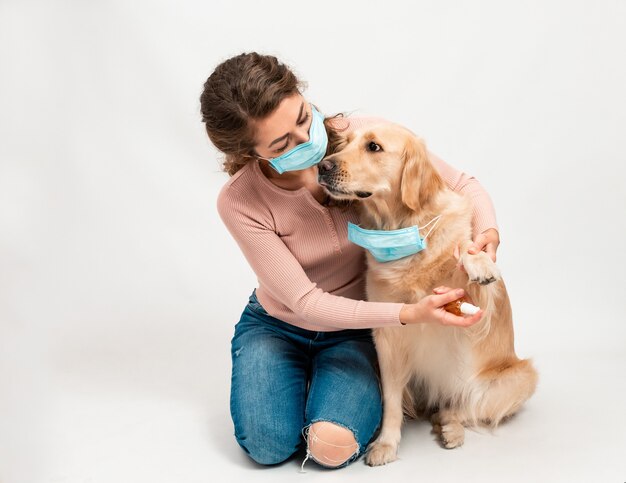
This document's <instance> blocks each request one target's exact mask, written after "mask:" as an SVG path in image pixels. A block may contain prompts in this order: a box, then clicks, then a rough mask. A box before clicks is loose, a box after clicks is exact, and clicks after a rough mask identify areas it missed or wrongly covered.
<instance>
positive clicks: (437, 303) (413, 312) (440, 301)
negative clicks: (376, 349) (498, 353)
mask: <svg viewBox="0 0 626 483" xmlns="http://www.w3.org/2000/svg"><path fill="white" fill-rule="evenodd" d="M434 292H435V295H427V296H426V297H424V298H423V299H422V300H420V301H419V302H417V303H416V304H405V305H404V307H403V308H402V310H401V311H400V321H401V322H402V323H403V324H419V323H435V324H441V325H453V326H457V327H469V326H471V325H474V324H475V323H476V322H478V321H479V320H480V319H481V317H482V316H483V311H482V310H479V311H478V312H477V313H476V314H474V315H471V316H467V317H461V316H458V315H454V314H451V313H450V312H448V311H447V310H445V309H444V308H443V306H444V305H446V304H447V303H450V302H453V301H455V300H457V299H460V298H461V297H463V296H464V295H465V290H463V289H462V288H459V289H451V288H449V287H438V288H436V289H435V290H434Z"/></svg>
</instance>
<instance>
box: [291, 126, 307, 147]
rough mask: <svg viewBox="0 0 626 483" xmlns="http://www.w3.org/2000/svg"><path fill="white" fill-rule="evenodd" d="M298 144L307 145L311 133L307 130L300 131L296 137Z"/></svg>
mask: <svg viewBox="0 0 626 483" xmlns="http://www.w3.org/2000/svg"><path fill="white" fill-rule="evenodd" d="M294 139H295V141H296V142H297V143H298V144H302V143H306V142H308V140H309V131H308V130H307V129H298V130H297V131H296V132H295V136H294Z"/></svg>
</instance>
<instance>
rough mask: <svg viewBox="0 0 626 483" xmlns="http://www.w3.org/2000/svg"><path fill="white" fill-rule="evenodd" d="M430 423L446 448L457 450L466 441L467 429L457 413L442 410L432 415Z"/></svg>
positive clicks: (450, 410)
mask: <svg viewBox="0 0 626 483" xmlns="http://www.w3.org/2000/svg"><path fill="white" fill-rule="evenodd" d="M430 422H431V423H432V425H433V432H434V433H436V434H437V435H438V436H439V440H440V441H441V444H442V445H443V447H444V448H447V449H452V448H457V447H459V446H461V445H462V444H463V442H464V441H465V428H464V427H463V422H462V420H461V418H459V416H458V414H457V412H456V411H454V410H452V409H441V410H439V412H436V413H435V414H433V415H432V417H431V418H430Z"/></svg>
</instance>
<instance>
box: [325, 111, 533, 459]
mask: <svg viewBox="0 0 626 483" xmlns="http://www.w3.org/2000/svg"><path fill="white" fill-rule="evenodd" d="M372 143H374V144H372ZM379 148H380V149H379ZM322 163H323V167H320V171H319V172H320V183H321V184H323V185H324V186H325V187H326V189H327V190H328V191H329V192H330V193H331V194H332V195H333V196H335V197H337V198H343V199H349V198H360V199H361V200H362V202H361V206H362V216H361V227H363V228H368V229H385V230H393V229H398V228H404V227H407V226H411V225H417V226H420V227H421V226H423V225H425V224H426V223H427V222H429V221H430V220H432V219H433V218H434V217H435V216H437V215H442V216H441V218H440V220H439V223H438V225H437V226H436V228H435V229H434V230H433V231H432V233H431V234H430V235H429V237H428V239H427V248H426V249H425V250H423V251H421V252H419V253H417V254H415V255H412V256H409V257H405V258H401V259H399V260H395V261H392V262H385V263H379V262H376V260H375V259H374V258H373V257H372V256H371V255H370V254H369V253H367V257H368V272H367V295H368V300H372V301H387V302H404V303H416V302H418V301H419V300H420V299H422V298H423V297H424V296H426V295H429V294H432V291H433V288H435V287H437V286H440V285H445V286H449V287H452V288H457V287H461V288H464V289H465V290H466V292H467V293H468V295H469V296H470V298H471V299H472V300H473V302H474V303H475V304H476V305H478V306H480V307H481V308H482V309H483V310H484V315H483V317H482V319H481V320H480V321H479V322H478V323H477V324H475V325H474V326H472V327H470V328H460V327H452V326H443V325H439V324H413V325H406V326H403V327H389V328H377V329H374V330H373V334H374V340H375V343H376V350H377V352H378V358H379V363H380V370H381V380H382V387H383V399H384V404H383V408H384V411H383V425H382V430H381V433H380V435H379V437H378V439H377V440H376V441H375V442H373V443H372V444H371V445H370V447H369V448H368V454H367V456H366V462H367V464H369V465H381V464H385V463H388V462H391V461H393V460H395V459H396V454H397V449H398V444H399V442H400V430H401V425H402V420H403V415H404V414H406V415H408V416H411V417H417V415H418V413H421V412H422V411H425V412H426V413H427V414H428V413H430V414H432V417H431V421H432V424H433V430H434V431H435V432H436V433H437V434H438V435H439V437H440V439H441V442H442V444H443V446H444V447H446V448H454V447H457V446H460V445H461V444H463V440H464V426H476V425H478V424H487V425H489V426H491V427H495V426H496V425H497V424H498V423H499V422H500V421H502V420H503V419H504V418H506V417H509V416H511V415H512V414H514V413H515V412H516V411H517V410H518V409H519V407H520V406H521V405H522V403H523V402H524V401H526V400H527V399H528V398H529V397H530V396H531V395H532V394H533V392H534V390H535V387H536V383H537V373H536V371H535V369H534V368H533V366H532V363H531V362H530V360H520V359H518V358H517V356H516V355H515V350H514V346H513V320H512V313H511V306H510V303H509V298H508V295H507V291H506V287H505V285H504V282H503V280H502V277H501V276H500V272H499V271H498V268H497V266H496V265H495V263H493V261H492V260H491V259H490V258H489V256H488V255H487V254H486V253H484V252H480V253H478V254H476V255H470V254H468V253H467V247H468V246H469V245H470V244H471V235H472V231H471V218H472V214H471V211H472V205H471V201H470V200H469V199H467V198H465V197H464V196H462V195H461V194H459V193H457V192H454V191H452V190H450V189H448V188H447V186H446V185H445V183H444V181H443V180H442V179H441V177H440V176H439V174H438V173H437V171H436V169H435V167H434V166H433V165H432V164H431V162H430V160H429V159H428V156H427V151H426V148H425V146H424V144H423V142H422V141H421V140H420V139H418V138H417V137H416V136H415V135H414V134H413V133H411V132H410V131H409V130H407V129H405V128H403V127H401V126H398V125H395V124H390V123H389V124H379V125H377V126H373V127H371V128H367V129H363V130H360V131H355V132H353V133H350V134H349V135H348V137H347V138H346V139H345V141H344V143H343V145H342V146H341V149H340V150H339V151H338V152H337V153H335V154H334V155H332V156H329V157H328V158H326V159H325V160H324V161H323V162H322ZM420 234H421V235H422V236H424V233H420ZM457 245H458V246H459V247H460V253H461V259H460V261H461V262H462V264H463V267H464V268H465V270H466V272H464V271H462V270H460V269H459V268H458V264H457V260H456V258H455V257H454V249H455V247H456V246H457Z"/></svg>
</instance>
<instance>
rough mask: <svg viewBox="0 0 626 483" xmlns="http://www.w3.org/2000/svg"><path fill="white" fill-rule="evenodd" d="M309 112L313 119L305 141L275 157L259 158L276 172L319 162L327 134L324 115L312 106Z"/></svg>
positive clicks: (299, 168)
mask: <svg viewBox="0 0 626 483" xmlns="http://www.w3.org/2000/svg"><path fill="white" fill-rule="evenodd" d="M311 112H312V117H313V119H312V120H311V127H310V128H309V140H308V141H307V142H306V143H302V144H298V145H297V146H296V147H295V148H293V149H291V150H289V151H287V152H286V153H284V154H282V155H280V156H278V157H277V158H272V159H267V158H261V159H265V160H266V161H269V163H270V166H272V168H274V169H275V170H276V171H278V173H280V174H283V173H284V172H285V171H298V170H301V169H306V168H308V167H310V166H313V165H314V164H317V163H319V162H320V161H321V160H322V158H323V157H324V154H326V146H327V145H328V135H327V134H326V128H325V127H324V117H323V116H322V115H321V114H320V113H319V112H317V110H316V109H315V108H314V107H313V106H311Z"/></svg>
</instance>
